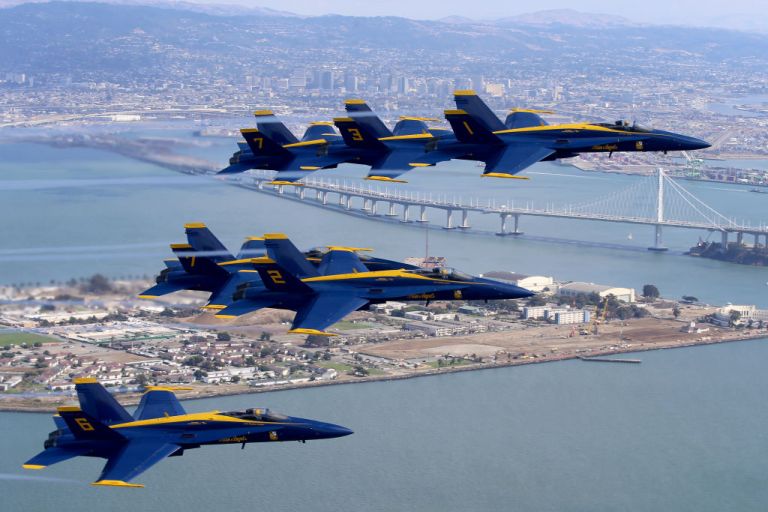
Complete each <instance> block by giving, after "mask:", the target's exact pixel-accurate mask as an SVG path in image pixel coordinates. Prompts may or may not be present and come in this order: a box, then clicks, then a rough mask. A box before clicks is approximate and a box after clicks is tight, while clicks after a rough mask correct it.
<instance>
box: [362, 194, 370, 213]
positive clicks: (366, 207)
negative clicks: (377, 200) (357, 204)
mask: <svg viewBox="0 0 768 512" xmlns="http://www.w3.org/2000/svg"><path fill="white" fill-rule="evenodd" d="M363 211H364V212H370V211H371V200H370V199H368V198H365V197H364V198H363Z"/></svg>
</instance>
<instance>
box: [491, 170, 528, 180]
mask: <svg viewBox="0 0 768 512" xmlns="http://www.w3.org/2000/svg"><path fill="white" fill-rule="evenodd" d="M482 177H483V178H507V179H512V180H529V179H530V178H529V177H528V176H515V175H514V174H508V173H506V172H487V173H485V174H483V176H482Z"/></svg>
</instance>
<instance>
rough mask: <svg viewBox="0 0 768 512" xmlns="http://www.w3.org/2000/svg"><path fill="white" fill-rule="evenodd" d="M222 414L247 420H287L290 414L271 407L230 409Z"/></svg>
mask: <svg viewBox="0 0 768 512" xmlns="http://www.w3.org/2000/svg"><path fill="white" fill-rule="evenodd" d="M220 414H221V415H222V416H229V417H230V418H237V419H240V420H247V421H285V420H287V419H288V416H286V415H285V414H280V413H279V412H274V411H270V410H269V409H246V410H244V411H230V412H222V413H220Z"/></svg>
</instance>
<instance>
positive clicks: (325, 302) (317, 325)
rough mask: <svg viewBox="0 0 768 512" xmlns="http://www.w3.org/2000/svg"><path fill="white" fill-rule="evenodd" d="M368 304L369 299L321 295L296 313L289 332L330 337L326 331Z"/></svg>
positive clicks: (330, 294) (340, 295) (329, 294)
mask: <svg viewBox="0 0 768 512" xmlns="http://www.w3.org/2000/svg"><path fill="white" fill-rule="evenodd" d="M366 304H368V300H367V299H363V298H360V297H357V296H354V295H342V294H336V293H321V294H318V295H316V296H315V297H314V298H313V299H311V300H310V301H309V302H308V303H307V304H305V305H304V306H302V307H300V308H299V309H298V310H297V311H296V317H295V318H294V319H293V325H292V326H291V330H290V331H289V332H292V333H298V334H320V335H326V336H328V335H329V333H326V332H325V329H326V328H327V327H329V326H331V325H333V324H335V323H336V322H338V321H339V320H341V319H342V318H344V317H345V316H347V315H348V314H350V313H352V312H354V311H357V310H358V309H360V308H361V307H363V306H365V305H366Z"/></svg>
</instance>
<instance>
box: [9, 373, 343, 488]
mask: <svg viewBox="0 0 768 512" xmlns="http://www.w3.org/2000/svg"><path fill="white" fill-rule="evenodd" d="M75 389H76V390H77V396H78V399H79V401H80V406H79V407H72V406H67V407H59V409H58V414H57V415H56V416H54V417H53V420H54V422H55V423H56V430H54V431H53V432H51V433H50V434H49V435H48V439H47V440H46V441H45V443H44V448H45V449H44V450H43V451H42V452H40V453H38V454H37V455H35V456H34V457H32V458H31V459H29V460H28V461H27V462H26V463H24V465H23V467H24V468H25V469H36V470H39V469H44V468H45V467H47V466H50V465H52V464H56V463H58V462H62V461H65V460H68V459H71V458H73V457H100V458H102V459H106V460H107V463H106V465H105V466H104V469H103V470H102V472H101V475H100V476H99V479H98V480H97V481H96V482H94V483H93V484H92V485H99V486H117V487H144V486H143V485H141V484H135V483H131V480H132V479H134V478H135V477H137V476H138V475H140V474H141V473H143V472H144V471H146V470H147V469H149V468H150V467H152V466H153V465H155V464H157V463H158V462H160V461H161V460H163V459H164V458H166V457H177V456H180V455H183V454H184V452H185V451H186V450H191V449H193V448H199V447H201V446H205V445H220V444H241V445H243V447H245V444H246V443H269V442H277V441H300V442H306V441H312V440H316V439H331V438H335V437H343V436H348V435H350V434H352V431H351V430H349V429H348V428H345V427H341V426H339V425H334V424H332V423H323V422H320V421H316V420H310V419H305V418H298V417H294V416H285V415H283V414H278V413H275V412H272V411H270V410H269V409H245V410H243V411H231V412H219V411H209V412H199V413H187V412H186V411H185V410H184V408H183V407H182V406H181V404H180V403H179V401H178V399H177V398H176V396H175V395H174V393H173V391H174V390H176V389H182V388H169V387H153V386H150V387H149V388H147V391H146V393H144V396H143V397H142V398H141V402H140V403H139V407H138V408H137V409H136V411H135V412H134V413H133V414H130V413H129V412H128V411H126V410H125V408H124V407H123V406H122V405H120V404H119V403H118V402H117V400H115V398H114V397H113V396H112V395H111V394H110V393H109V392H108V391H107V390H106V389H105V388H104V387H103V386H102V385H101V384H99V383H98V382H97V381H96V379H94V378H80V379H75Z"/></svg>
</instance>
